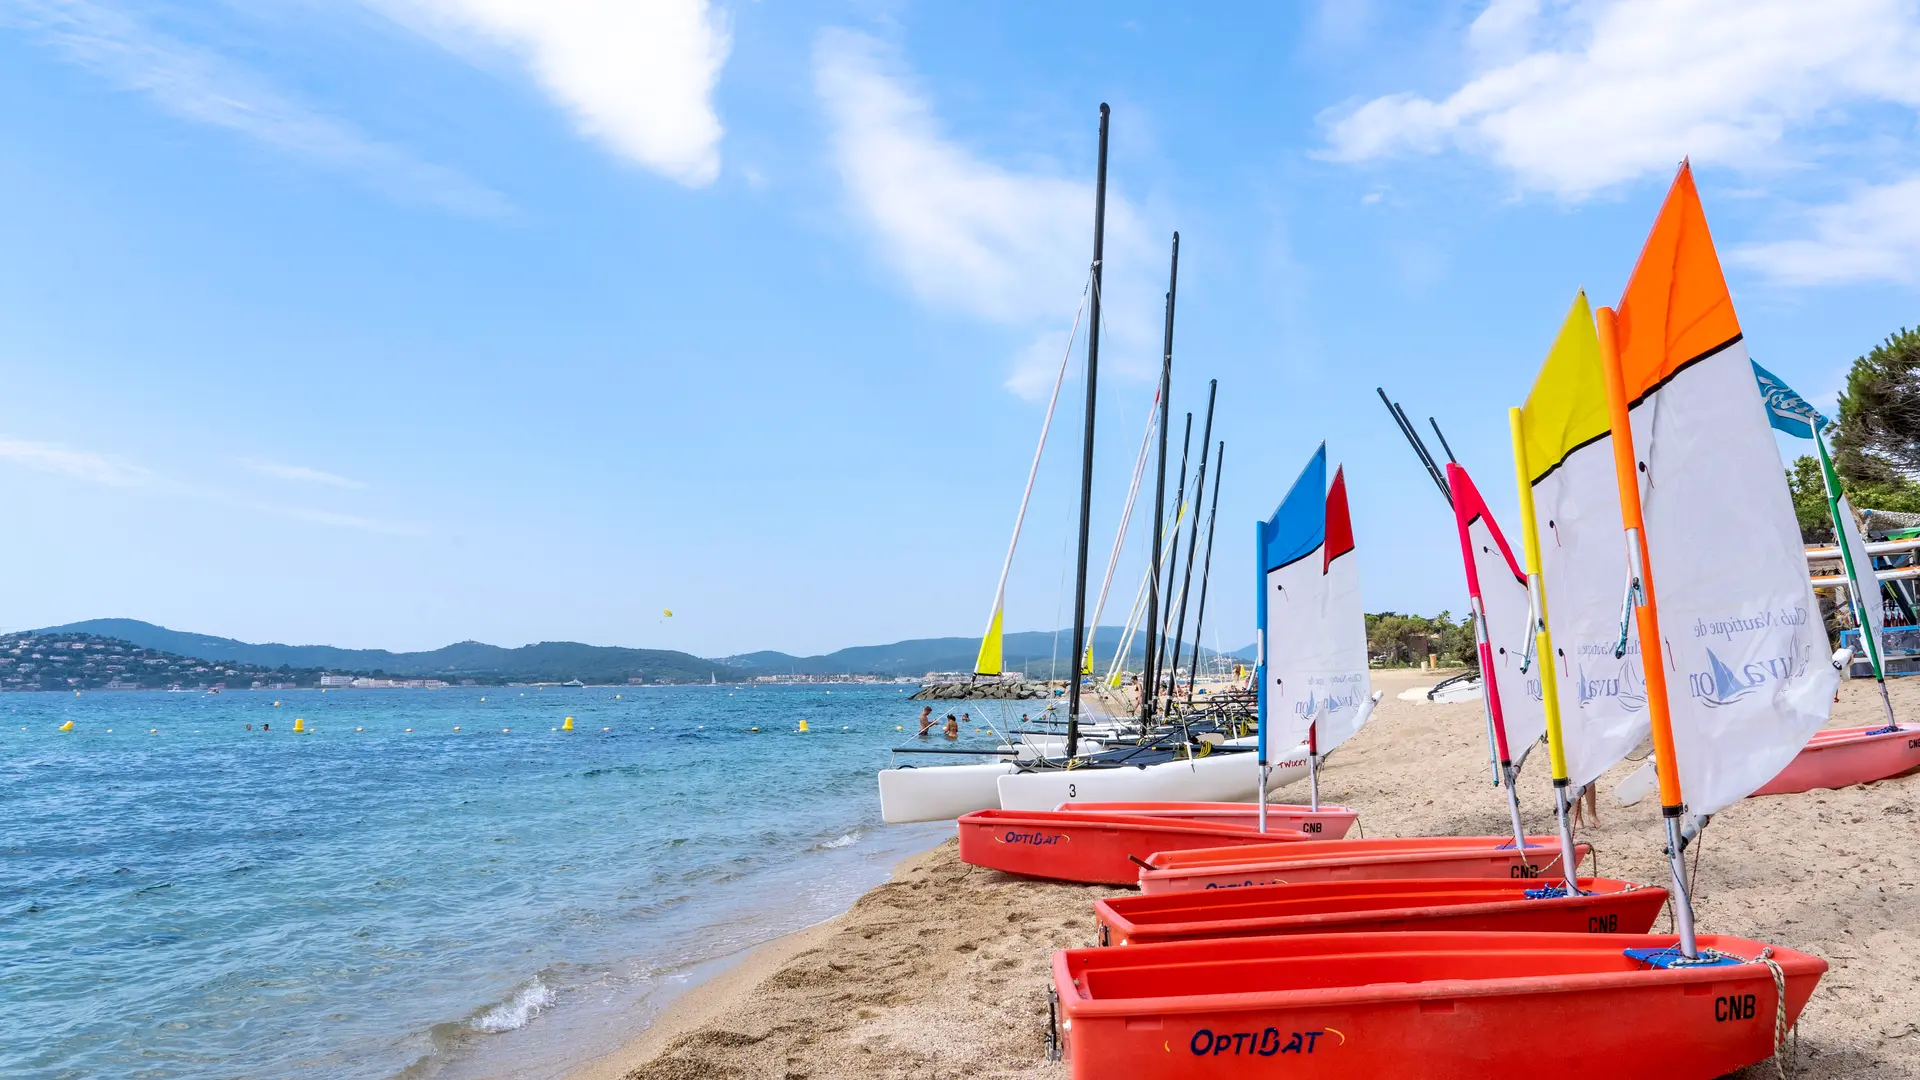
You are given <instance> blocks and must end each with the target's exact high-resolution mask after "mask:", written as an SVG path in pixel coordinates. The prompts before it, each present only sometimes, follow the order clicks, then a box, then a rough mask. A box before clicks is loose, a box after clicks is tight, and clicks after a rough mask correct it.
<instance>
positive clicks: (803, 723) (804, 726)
mask: <svg viewBox="0 0 1920 1080" xmlns="http://www.w3.org/2000/svg"><path fill="white" fill-rule="evenodd" d="M800 730H801V731H805V730H807V722H806V721H805V720H802V721H800Z"/></svg>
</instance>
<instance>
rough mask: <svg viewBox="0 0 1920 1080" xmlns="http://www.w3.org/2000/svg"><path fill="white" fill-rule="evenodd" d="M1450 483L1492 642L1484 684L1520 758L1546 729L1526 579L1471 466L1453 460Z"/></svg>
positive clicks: (1484, 630) (1483, 666)
mask: <svg viewBox="0 0 1920 1080" xmlns="http://www.w3.org/2000/svg"><path fill="white" fill-rule="evenodd" d="M1447 487H1448V488H1449V489H1450V490H1451V491H1452V492H1453V506H1454V517H1455V521H1456V524H1457V525H1458V526H1459V527H1460V529H1461V546H1462V547H1463V549H1464V550H1463V552H1462V554H1463V555H1465V557H1466V567H1467V574H1468V580H1467V590H1468V592H1469V593H1471V594H1472V595H1473V597H1474V599H1475V601H1476V602H1477V604H1478V607H1479V611H1478V612H1476V614H1477V615H1479V616H1480V617H1481V619H1480V624H1479V632H1480V634H1481V635H1482V637H1483V639H1484V640H1485V642H1486V645H1487V648H1486V655H1485V656H1483V657H1482V658H1481V663H1480V675H1481V683H1482V685H1483V686H1484V687H1485V688H1486V692H1487V693H1488V695H1489V697H1488V708H1489V711H1490V712H1492V713H1493V716H1494V720H1495V723H1496V725H1497V726H1498V728H1499V730H1500V731H1501V732H1502V733H1503V735H1504V743H1505V749H1506V752H1507V753H1506V755H1505V756H1506V759H1507V760H1509V761H1518V760H1520V758H1521V756H1522V755H1523V754H1524V753H1525V752H1526V749H1527V746H1528V744H1530V743H1532V742H1533V741H1534V740H1536V739H1538V738H1540V736H1542V735H1543V734H1545V733H1546V730H1547V714H1546V709H1545V707H1544V705H1543V704H1542V700H1541V692H1540V685H1541V684H1540V668H1539V666H1538V665H1531V666H1530V665H1529V664H1528V663H1527V656H1528V654H1529V648H1528V646H1529V645H1530V643H1531V638H1532V637H1533V634H1532V623H1531V622H1530V621H1529V616H1528V613H1529V611H1530V609H1531V607H1532V605H1531V603H1530V602H1529V600H1528V597H1527V578H1526V575H1525V574H1524V573H1522V572H1521V570H1520V565H1519V563H1518V562H1517V561H1516V560H1515V559H1514V557H1513V550H1512V549H1511V548H1510V547H1508V546H1507V540H1506V536H1505V535H1504V534H1503V533H1502V532H1501V531H1500V526H1499V525H1498V524H1497V523H1496V522H1495V521H1494V520H1493V512H1492V511H1491V510H1489V509H1487V504H1486V500H1484V499H1483V498H1481V496H1480V490H1479V488H1477V487H1476V486H1475V485H1474V483H1473V478H1472V477H1470V476H1468V475H1467V470H1466V469H1464V468H1461V467H1460V466H1459V465H1456V464H1451V463H1449V464H1448V465H1447Z"/></svg>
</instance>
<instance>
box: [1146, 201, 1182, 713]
mask: <svg viewBox="0 0 1920 1080" xmlns="http://www.w3.org/2000/svg"><path fill="white" fill-rule="evenodd" d="M1179 284H1180V234H1179V233H1178V232H1176V233H1174V234H1173V264H1172V265H1171V266H1170V267H1169V268H1168V270H1167V325H1166V330H1165V332H1164V336H1163V337H1162V339H1161V347H1160V354H1161V355H1160V466H1159V469H1158V471H1157V472H1156V474H1155V476H1154V481H1153V548H1152V549H1151V550H1152V552H1153V554H1152V555H1149V556H1148V557H1147V566H1148V570H1147V579H1148V582H1149V584H1148V585H1147V651H1146V655H1145V657H1144V658H1143V660H1142V662H1141V665H1140V726H1141V729H1142V730H1145V728H1146V726H1147V725H1148V724H1150V723H1152V722H1153V694H1154V674H1155V672H1154V667H1153V661H1154V649H1155V646H1156V645H1157V641H1156V639H1155V635H1156V634H1157V633H1158V631H1159V629H1160V626H1159V623H1160V546H1161V544H1163V543H1165V539H1164V538H1163V537H1162V535H1161V531H1162V528H1163V526H1164V523H1165V520H1166V514H1167V506H1166V500H1167V435H1168V431H1167V427H1168V423H1167V421H1168V411H1167V410H1168V402H1169V399H1170V398H1171V396H1172V391H1173V303H1174V299H1175V296H1176V293H1177V292H1178V289H1179Z"/></svg>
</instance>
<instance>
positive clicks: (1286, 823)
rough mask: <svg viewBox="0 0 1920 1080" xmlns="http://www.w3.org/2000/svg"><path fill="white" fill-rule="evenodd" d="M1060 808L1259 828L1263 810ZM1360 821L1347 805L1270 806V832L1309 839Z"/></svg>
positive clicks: (1121, 805) (1343, 831) (1243, 806)
mask: <svg viewBox="0 0 1920 1080" xmlns="http://www.w3.org/2000/svg"><path fill="white" fill-rule="evenodd" d="M1058 809H1061V810H1071V811H1074V812H1076V813H1078V812H1080V811H1093V812H1095V813H1102V814H1135V815H1140V816H1143V817H1157V818H1174V819H1178V820H1181V821H1210V822H1213V823H1215V824H1219V825H1239V826H1241V827H1242V828H1247V829H1257V828H1259V827H1260V808H1259V807H1258V806H1255V805H1254V804H1253V803H1238V802H1066V803H1061V804H1060V806H1059V807H1058ZM1358 820H1360V814H1359V813H1358V812H1357V811H1353V810H1349V809H1347V808H1346V807H1344V806H1323V807H1321V808H1320V809H1318V810H1315V809H1313V808H1312V807H1310V806H1296V805H1292V804H1287V803H1268V804H1267V831H1268V832H1270V833H1275V832H1297V833H1303V834H1305V835H1306V837H1307V838H1308V839H1309V840H1338V839H1340V838H1341V837H1343V836H1345V835H1347V830H1349V829H1351V828H1353V823H1354V822H1356V821H1358Z"/></svg>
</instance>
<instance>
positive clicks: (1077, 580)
mask: <svg viewBox="0 0 1920 1080" xmlns="http://www.w3.org/2000/svg"><path fill="white" fill-rule="evenodd" d="M1107 113H1108V109H1107V103H1106V102H1104V101H1103V102H1101V103H1100V163H1099V165H1098V166H1097V167H1096V169H1095V172H1094V181H1093V290H1092V291H1093V304H1092V308H1091V310H1090V311H1089V314H1090V315H1091V316H1092V317H1091V319H1089V320H1088V323H1087V438H1086V444H1085V446H1084V447H1083V448H1082V449H1081V451H1080V559H1079V563H1078V569H1077V570H1076V571H1075V572H1074V575H1073V677H1072V678H1071V679H1070V680H1069V681H1068V682H1067V758H1068V760H1072V759H1073V758H1074V756H1075V755H1077V754H1079V752H1080V657H1081V654H1083V653H1084V652H1085V651H1086V646H1087V530H1088V527H1089V526H1090V525H1091V524H1092V520H1093V407H1094V404H1095V403H1096V402H1097V401H1098V400H1099V399H1098V396H1097V393H1096V391H1097V387H1098V385H1099V378H1100V260H1101V256H1102V252H1103V250H1104V248H1105V246H1106V240H1107Z"/></svg>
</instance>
